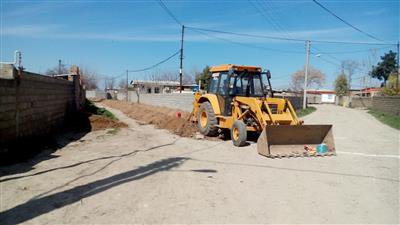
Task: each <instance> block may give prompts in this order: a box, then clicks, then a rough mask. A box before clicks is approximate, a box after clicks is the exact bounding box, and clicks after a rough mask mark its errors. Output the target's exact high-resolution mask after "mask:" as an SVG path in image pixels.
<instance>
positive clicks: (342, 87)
mask: <svg viewBox="0 0 400 225" xmlns="http://www.w3.org/2000/svg"><path fill="white" fill-rule="evenodd" d="M348 91H349V84H348V82H347V76H346V74H344V73H341V74H339V76H338V77H337V78H336V80H335V93H336V95H337V96H344V95H346V94H347V93H348Z"/></svg>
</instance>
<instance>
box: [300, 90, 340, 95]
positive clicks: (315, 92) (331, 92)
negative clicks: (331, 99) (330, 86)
mask: <svg viewBox="0 0 400 225" xmlns="http://www.w3.org/2000/svg"><path fill="white" fill-rule="evenodd" d="M307 93H308V94H317V95H321V94H335V91H332V90H307Z"/></svg>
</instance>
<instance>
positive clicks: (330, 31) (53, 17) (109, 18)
mask: <svg viewBox="0 0 400 225" xmlns="http://www.w3.org/2000/svg"><path fill="white" fill-rule="evenodd" d="M164 2H165V4H166V5H167V6H168V8H169V9H170V10H171V11H172V12H173V13H174V15H175V16H176V17H177V18H178V19H179V20H180V21H181V22H182V23H183V24H185V25H186V26H192V27H201V28H208V29H213V30H224V31H232V32H240V33H249V34H261V35H269V36H280V37H291V38H299V39H311V40H330V41H353V42H376V41H375V40H373V39H371V38H369V37H368V36H366V35H364V34H361V33H359V32H357V31H355V30H354V29H352V28H350V27H349V26H347V25H345V24H344V23H342V22H341V21H339V20H338V19H336V18H334V17H333V16H332V15H330V14H328V13H327V12H325V11H323V10H322V9H321V8H320V7H318V6H317V5H316V4H315V3H313V2H312V1H311V0H307V1H272V0H268V1H264V0H252V1H251V2H252V3H253V4H254V5H256V6H257V7H258V8H259V9H260V10H262V11H263V13H264V15H266V16H268V18H265V17H263V16H262V15H261V14H260V13H259V12H258V11H257V10H256V9H255V7H254V5H253V4H251V3H250V2H249V1H245V0H243V1H209V0H205V1H167V0H165V1H164ZM320 2H321V3H322V4H324V5H325V6H326V7H328V8H329V9H331V10H332V11H334V12H335V13H336V14H338V15H339V16H341V17H342V18H344V19H345V20H347V21H348V22H350V23H351V24H353V25H355V26H356V27H358V28H360V29H362V30H364V31H366V32H368V33H370V34H372V35H374V36H376V37H378V38H380V39H382V40H384V41H386V42H390V43H397V41H398V40H399V2H398V1H361V0H360V1H323V0H321V1H320ZM180 30H181V28H180V26H179V25H178V24H176V23H175V21H174V20H173V19H171V17H169V15H168V14H167V13H166V12H165V11H164V10H163V9H162V7H161V6H160V5H159V3H158V1H5V0H1V52H0V53H1V54H0V56H1V60H0V61H12V59H13V52H14V51H15V50H16V49H19V50H21V51H22V52H23V65H24V67H25V68H27V70H29V71H33V72H44V71H46V69H48V68H51V67H53V66H55V65H56V64H57V63H58V59H62V60H63V62H65V63H66V64H69V65H70V64H77V65H82V66H85V67H87V68H89V69H91V70H95V71H96V72H98V73H99V74H105V75H109V76H117V75H120V74H122V73H123V72H124V71H125V70H126V69H131V70H134V69H140V68H144V67H147V66H149V65H152V64H154V63H156V62H158V61H160V60H162V59H164V58H166V57H168V56H169V55H171V54H173V53H174V52H176V51H177V50H178V49H179V46H180V40H179V39H180ZM209 35H212V36H214V37H217V38H223V39H228V40H230V41H233V42H239V43H242V44H243V45H239V44H232V43H229V42H226V41H223V40H221V39H216V38H214V37H212V36H211V37H210V36H206V35H204V34H201V33H197V32H195V31H193V30H186V33H185V46H184V47H185V60H184V70H185V71H186V72H189V71H193V70H195V69H197V70H201V69H202V68H203V67H204V66H205V65H215V64H223V63H236V64H250V65H260V66H262V67H263V68H267V69H270V70H271V72H272V75H273V80H272V81H273V84H274V86H275V87H278V88H285V87H289V82H290V74H292V73H293V72H295V71H296V70H298V69H301V68H302V66H303V65H304V63H305V44H304V43H302V42H288V41H278V40H270V39H263V38H250V37H239V36H232V35H227V34H215V33H209ZM244 45H246V46H244ZM249 46H250V47H249ZM311 46H312V51H313V52H314V53H315V54H318V53H320V56H319V57H316V56H315V55H312V56H311V57H310V64H311V65H312V66H313V67H315V68H318V69H320V70H321V71H322V72H324V73H325V74H326V78H327V81H326V84H325V85H324V88H332V82H333V80H334V79H335V77H336V75H337V73H338V71H339V68H338V65H337V64H339V63H340V60H344V59H353V60H357V61H360V62H361V61H362V60H364V61H365V60H366V59H367V58H368V56H369V55H371V54H370V53H369V52H368V49H377V50H375V52H376V57H375V58H378V57H379V56H380V55H382V54H383V53H384V52H387V51H389V50H390V49H392V50H394V51H396V46H382V45H347V44H346V45H345V44H324V43H314V42H312V43H311ZM352 51H361V52H356V53H354V52H352ZM321 52H322V53H321ZM348 52H352V53H348ZM370 58H371V57H370ZM375 58H374V57H372V61H373V62H375ZM327 61H328V62H327ZM178 67H179V58H178V57H175V58H174V59H173V60H171V61H169V62H168V63H165V64H163V65H162V66H160V67H158V68H157V69H156V70H158V71H164V70H165V71H171V72H176V73H178ZM357 73H358V74H356V75H355V76H354V77H355V78H357V77H360V76H363V75H365V70H359V71H358V72H357ZM145 76H146V74H143V73H139V74H132V75H131V77H130V79H135V78H136V79H137V78H144V77H145ZM358 85H360V80H359V79H355V80H354V82H353V86H354V87H357V86H358Z"/></svg>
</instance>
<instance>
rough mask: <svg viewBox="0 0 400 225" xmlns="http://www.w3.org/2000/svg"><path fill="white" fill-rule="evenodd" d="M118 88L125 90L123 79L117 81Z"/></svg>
mask: <svg viewBox="0 0 400 225" xmlns="http://www.w3.org/2000/svg"><path fill="white" fill-rule="evenodd" d="M118 87H119V88H120V89H126V80H125V79H120V80H119V81H118Z"/></svg>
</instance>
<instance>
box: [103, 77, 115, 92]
mask: <svg viewBox="0 0 400 225" xmlns="http://www.w3.org/2000/svg"><path fill="white" fill-rule="evenodd" d="M105 85H106V89H114V87H115V79H114V78H107V79H106V80H105Z"/></svg>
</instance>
